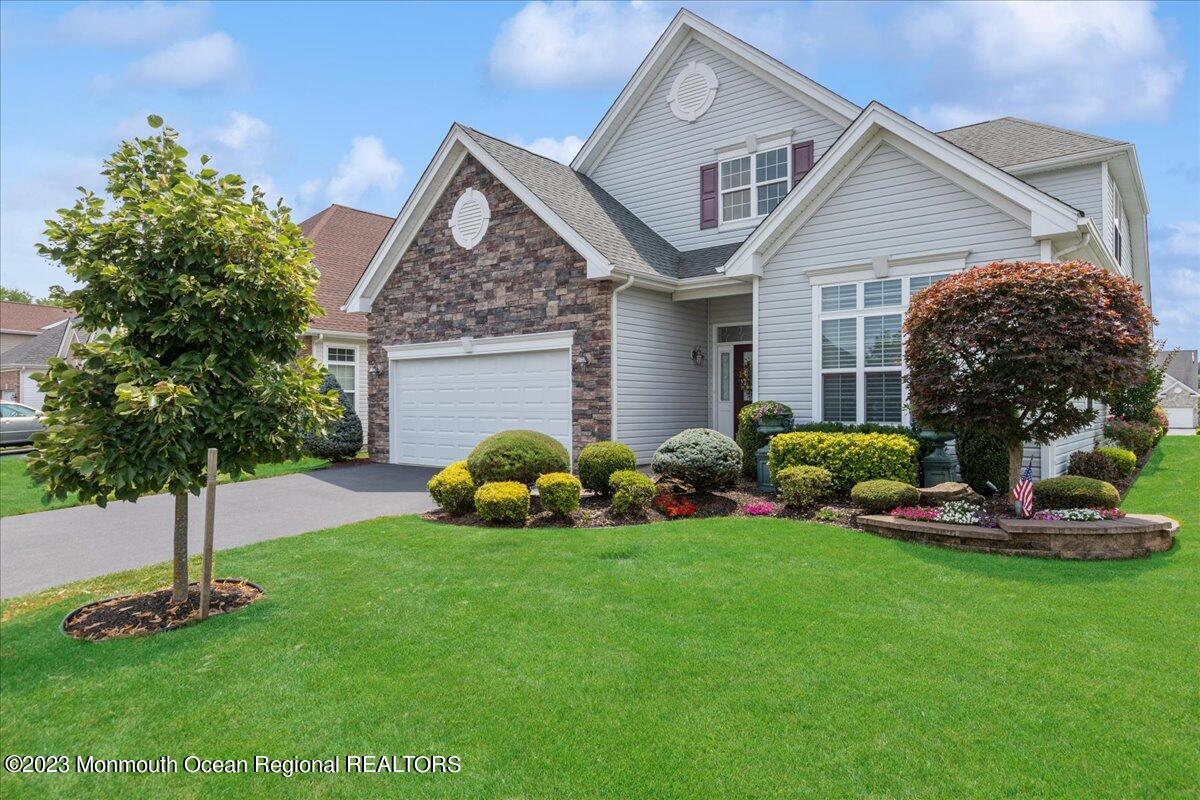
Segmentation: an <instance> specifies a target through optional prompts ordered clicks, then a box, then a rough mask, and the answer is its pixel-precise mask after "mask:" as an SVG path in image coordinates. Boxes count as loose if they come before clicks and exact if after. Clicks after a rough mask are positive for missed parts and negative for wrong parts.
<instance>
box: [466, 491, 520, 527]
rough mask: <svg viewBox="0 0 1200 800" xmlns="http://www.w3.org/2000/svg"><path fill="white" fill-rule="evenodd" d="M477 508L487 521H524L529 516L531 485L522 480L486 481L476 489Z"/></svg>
mask: <svg viewBox="0 0 1200 800" xmlns="http://www.w3.org/2000/svg"><path fill="white" fill-rule="evenodd" d="M475 510H476V511H478V512H479V516H480V517H481V518H482V519H483V520H484V521H485V522H494V523H517V522H524V521H525V519H526V518H527V517H528V516H529V487H527V486H526V485H525V484H523V483H521V482H520V481H496V482H494V483H485V484H484V485H483V486H480V487H479V488H478V489H477V490H476V491H475Z"/></svg>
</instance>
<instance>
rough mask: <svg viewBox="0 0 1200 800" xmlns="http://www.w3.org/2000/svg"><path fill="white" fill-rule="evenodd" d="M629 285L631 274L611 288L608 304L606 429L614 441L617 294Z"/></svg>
mask: <svg viewBox="0 0 1200 800" xmlns="http://www.w3.org/2000/svg"><path fill="white" fill-rule="evenodd" d="M630 286H633V276H632V275H630V276H629V277H628V278H626V279H625V282H624V283H623V284H621V285H620V286H617V287H615V288H614V289H613V292H612V302H611V303H610V304H609V313H610V314H611V319H610V320H609V325H608V326H609V335H610V337H611V339H612V341H611V343H610V344H609V350H610V352H609V357H608V364H609V368H608V380H609V388H608V391H609V395H610V396H609V400H608V408H609V414H610V415H611V416H612V419H611V421H610V422H609V426H608V430H609V436H608V438H609V439H611V440H612V441H614V442H615V441H618V440H617V295H619V294H620V293H621V292H623V291H625V290H626V289H628V288H629V287H630Z"/></svg>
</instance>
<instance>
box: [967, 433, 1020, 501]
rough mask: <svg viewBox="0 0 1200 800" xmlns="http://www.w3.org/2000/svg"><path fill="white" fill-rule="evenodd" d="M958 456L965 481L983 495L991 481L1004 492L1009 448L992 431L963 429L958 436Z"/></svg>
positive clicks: (988, 491) (1006, 481)
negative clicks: (982, 431) (981, 431)
mask: <svg viewBox="0 0 1200 800" xmlns="http://www.w3.org/2000/svg"><path fill="white" fill-rule="evenodd" d="M954 455H955V457H956V458H957V459H958V467H959V470H960V471H961V472H962V479H963V482H964V483H967V484H969V485H970V487H971V488H972V489H974V490H975V491H977V492H979V493H980V494H982V495H988V494H991V490H990V489H988V488H987V485H988V482H989V481H990V482H991V484H992V485H993V486H995V487H996V489H997V490H998V491H999V492H1000V493H1001V494H1003V493H1004V492H1007V491H1008V489H1009V486H1008V448H1007V447H1005V446H1004V442H1002V441H1000V439H999V438H997V437H995V436H993V435H992V434H990V433H977V432H973V431H967V430H962V431H958V432H956V434H955V436H954Z"/></svg>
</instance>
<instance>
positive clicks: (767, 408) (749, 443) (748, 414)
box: [733, 400, 792, 478]
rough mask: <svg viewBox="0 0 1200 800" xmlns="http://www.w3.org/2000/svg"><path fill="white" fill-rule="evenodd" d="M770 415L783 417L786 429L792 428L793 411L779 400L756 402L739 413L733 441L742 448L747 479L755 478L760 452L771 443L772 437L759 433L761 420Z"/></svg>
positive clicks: (743, 466)
mask: <svg viewBox="0 0 1200 800" xmlns="http://www.w3.org/2000/svg"><path fill="white" fill-rule="evenodd" d="M768 415H769V416H775V417H782V418H783V420H784V426H785V429H790V428H791V423H792V409H791V407H790V406H787V405H784V404H783V403H780V402H779V401H778V400H755V401H754V402H753V403H746V405H744V406H742V408H741V410H740V411H738V424H737V433H736V434H734V437H733V440H734V441H735V442H737V445H738V447H740V448H742V474H743V475H745V476H746V477H747V478H753V477H754V476H755V474H756V473H757V472H758V459H757V453H758V450H759V448H760V447H762V446H763V445H765V444H766V443H767V442H769V441H770V437H768V436H766V435H765V434H761V433H759V432H758V422H759V420H760V419H762V418H763V416H768Z"/></svg>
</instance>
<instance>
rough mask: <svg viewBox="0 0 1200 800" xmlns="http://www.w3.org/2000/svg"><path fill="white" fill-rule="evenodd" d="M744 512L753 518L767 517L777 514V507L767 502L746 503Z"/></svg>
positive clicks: (743, 508) (743, 507)
mask: <svg viewBox="0 0 1200 800" xmlns="http://www.w3.org/2000/svg"><path fill="white" fill-rule="evenodd" d="M742 511H743V512H745V513H746V514H748V515H750V516H751V517H766V516H770V515H771V514H774V513H775V505H774V504H773V503H768V502H767V501H766V500H759V501H755V502H753V503H746V505H744V506H742Z"/></svg>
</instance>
